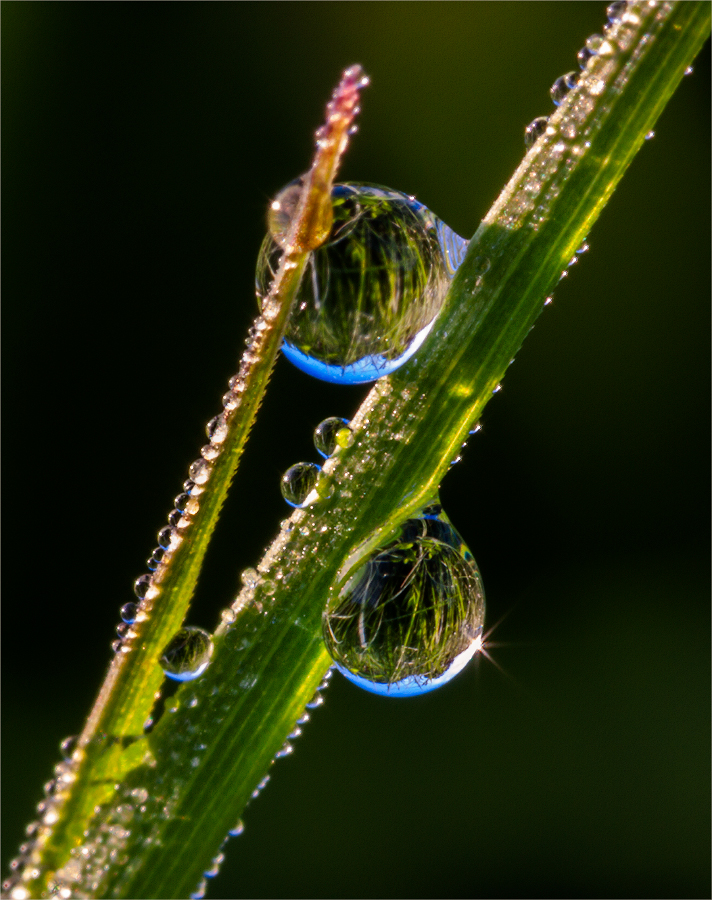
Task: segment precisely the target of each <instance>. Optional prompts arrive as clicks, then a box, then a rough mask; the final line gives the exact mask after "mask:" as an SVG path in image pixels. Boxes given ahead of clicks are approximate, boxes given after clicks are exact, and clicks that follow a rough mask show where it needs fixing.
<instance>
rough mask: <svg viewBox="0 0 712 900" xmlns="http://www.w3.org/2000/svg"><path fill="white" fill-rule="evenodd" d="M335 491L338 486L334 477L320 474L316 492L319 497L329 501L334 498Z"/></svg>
mask: <svg viewBox="0 0 712 900" xmlns="http://www.w3.org/2000/svg"><path fill="white" fill-rule="evenodd" d="M335 490H336V486H335V484H334V479H333V477H332V476H331V475H325V474H324V472H319V477H318V478H317V480H316V492H317V494H318V495H319V499H320V500H329V499H330V498H331V497H333V496H334V491H335Z"/></svg>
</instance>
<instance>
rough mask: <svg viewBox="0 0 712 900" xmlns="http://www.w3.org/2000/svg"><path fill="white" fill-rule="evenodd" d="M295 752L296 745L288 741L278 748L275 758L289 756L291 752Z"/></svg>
mask: <svg viewBox="0 0 712 900" xmlns="http://www.w3.org/2000/svg"><path fill="white" fill-rule="evenodd" d="M293 752H294V747H292V745H291V744H290V743H289V742H288V741H287V742H286V743H285V744H284V745H283V746H282V748H281V749H280V750H278V751H277V752H276V753H275V755H274V758H275V759H283V758H284V757H285V756H289V755H290V753H293Z"/></svg>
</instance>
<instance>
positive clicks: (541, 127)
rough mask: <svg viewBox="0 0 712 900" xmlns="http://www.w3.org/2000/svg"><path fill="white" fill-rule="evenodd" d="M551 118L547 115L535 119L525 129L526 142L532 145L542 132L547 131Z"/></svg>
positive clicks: (527, 144) (528, 145) (529, 145)
mask: <svg viewBox="0 0 712 900" xmlns="http://www.w3.org/2000/svg"><path fill="white" fill-rule="evenodd" d="M548 124H549V120H548V118H547V117H546V116H538V117H537V118H536V119H533V120H532V121H531V122H530V123H529V124H528V125H527V127H526V128H525V129H524V144H525V146H527V147H531V146H532V145H533V144H534V143H535V142H536V140H537V138H540V137H541V136H542V134H544V132H545V131H546V126H547V125H548Z"/></svg>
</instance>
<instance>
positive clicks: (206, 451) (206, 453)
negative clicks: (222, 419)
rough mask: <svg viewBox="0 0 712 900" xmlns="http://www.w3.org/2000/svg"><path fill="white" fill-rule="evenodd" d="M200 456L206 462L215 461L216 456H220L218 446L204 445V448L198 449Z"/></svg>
mask: <svg viewBox="0 0 712 900" xmlns="http://www.w3.org/2000/svg"><path fill="white" fill-rule="evenodd" d="M200 455H201V456H202V457H203V459H205V460H207V461H208V462H212V461H213V460H216V459H217V458H218V456H220V445H219V444H205V446H204V447H201V448H200Z"/></svg>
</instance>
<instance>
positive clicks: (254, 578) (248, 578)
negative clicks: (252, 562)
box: [240, 568, 260, 588]
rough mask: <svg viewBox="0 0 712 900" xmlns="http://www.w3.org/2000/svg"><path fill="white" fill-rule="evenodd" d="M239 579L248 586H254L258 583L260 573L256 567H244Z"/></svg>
mask: <svg viewBox="0 0 712 900" xmlns="http://www.w3.org/2000/svg"><path fill="white" fill-rule="evenodd" d="M240 581H241V582H242V583H243V584H244V585H245V587H248V588H256V587H257V585H258V584H259V583H260V573H259V572H258V571H257V569H252V568H248V569H244V570H243V571H242V574H241V575H240Z"/></svg>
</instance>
